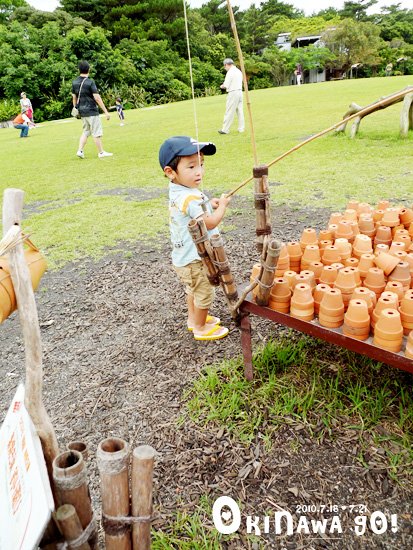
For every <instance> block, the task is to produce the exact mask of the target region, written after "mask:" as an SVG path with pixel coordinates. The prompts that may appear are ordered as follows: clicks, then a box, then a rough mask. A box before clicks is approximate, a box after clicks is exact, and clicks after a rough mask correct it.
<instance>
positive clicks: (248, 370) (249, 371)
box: [240, 313, 254, 381]
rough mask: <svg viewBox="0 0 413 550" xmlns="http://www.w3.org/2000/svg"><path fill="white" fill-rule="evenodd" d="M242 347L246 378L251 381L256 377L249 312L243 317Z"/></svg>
mask: <svg viewBox="0 0 413 550" xmlns="http://www.w3.org/2000/svg"><path fill="white" fill-rule="evenodd" d="M240 325H241V347H242V355H243V357H244V374H245V378H246V379H247V380H249V381H251V380H252V379H253V378H254V370H253V367H252V347H251V322H250V316H249V314H245V313H244V314H243V316H242V319H241V323H240Z"/></svg>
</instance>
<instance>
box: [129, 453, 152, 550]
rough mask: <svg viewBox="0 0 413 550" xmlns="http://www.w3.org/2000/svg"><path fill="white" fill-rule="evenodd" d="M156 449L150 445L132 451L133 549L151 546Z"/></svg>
mask: <svg viewBox="0 0 413 550" xmlns="http://www.w3.org/2000/svg"><path fill="white" fill-rule="evenodd" d="M154 458H155V450H154V449H153V448H152V447H150V446H149V445H141V446H140V447H136V449H134V451H133V453H132V516H133V518H134V520H135V521H134V523H133V527H132V543H133V550H149V549H150V547H151V520H152V487H153V463H154Z"/></svg>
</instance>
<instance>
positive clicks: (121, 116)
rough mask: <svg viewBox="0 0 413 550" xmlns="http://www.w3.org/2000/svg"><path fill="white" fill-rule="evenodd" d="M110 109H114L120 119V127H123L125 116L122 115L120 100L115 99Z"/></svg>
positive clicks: (118, 98)
mask: <svg viewBox="0 0 413 550" xmlns="http://www.w3.org/2000/svg"><path fill="white" fill-rule="evenodd" d="M111 109H116V111H117V113H118V117H119V119H120V126H125V124H124V120H125V115H124V113H123V105H122V100H121V98H120V97H117V98H116V100H115V105H114V106H113V107H111Z"/></svg>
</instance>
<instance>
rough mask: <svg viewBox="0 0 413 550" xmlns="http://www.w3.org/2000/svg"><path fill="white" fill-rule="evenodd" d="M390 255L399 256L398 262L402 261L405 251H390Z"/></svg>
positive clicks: (405, 254) (404, 257) (405, 255)
mask: <svg viewBox="0 0 413 550" xmlns="http://www.w3.org/2000/svg"><path fill="white" fill-rule="evenodd" d="M391 255H392V256H394V257H395V258H399V262H404V261H405V259H406V257H407V252H405V251H404V250H396V252H392V254H391Z"/></svg>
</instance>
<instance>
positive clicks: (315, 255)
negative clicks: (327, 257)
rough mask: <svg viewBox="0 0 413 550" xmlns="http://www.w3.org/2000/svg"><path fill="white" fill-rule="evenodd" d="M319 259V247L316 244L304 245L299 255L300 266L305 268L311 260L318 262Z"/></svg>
mask: <svg viewBox="0 0 413 550" xmlns="http://www.w3.org/2000/svg"><path fill="white" fill-rule="evenodd" d="M320 260H321V255H320V249H319V248H318V244H308V245H307V246H306V247H305V250H304V253H303V255H302V257H301V268H302V269H307V268H308V267H309V266H310V263H311V262H319V261H320Z"/></svg>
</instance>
